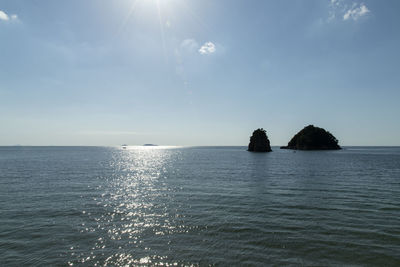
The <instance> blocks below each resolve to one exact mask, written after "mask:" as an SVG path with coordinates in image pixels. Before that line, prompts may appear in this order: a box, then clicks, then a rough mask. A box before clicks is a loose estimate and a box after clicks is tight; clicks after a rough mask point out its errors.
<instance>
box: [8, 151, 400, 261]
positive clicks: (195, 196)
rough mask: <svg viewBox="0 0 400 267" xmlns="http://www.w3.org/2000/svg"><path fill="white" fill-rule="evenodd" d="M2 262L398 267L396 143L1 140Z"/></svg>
mask: <svg viewBox="0 0 400 267" xmlns="http://www.w3.org/2000/svg"><path fill="white" fill-rule="evenodd" d="M0 261H1V263H0V265H4V266H28V265H29V266H48V265H52V266H55V265H57V266H68V265H74V266H75V265H77V266H120V265H164V266H166V265H168V266H170V265H172V266H174V265H178V266H181V265H194V266H197V265H200V266H203V265H226V266H229V265H257V266H260V265H265V264H273V265H296V266H298V265H323V266H326V265H328V266H329V265H362V266H366V265H371V266H376V265H379V266H396V265H397V266H399V265H400V148H396V147H375V148H371V147H347V148H345V149H344V150H341V151H323V152H316V151H314V152H305V151H303V152H302V151H297V152H296V153H294V152H293V151H289V150H279V149H278V148H274V152H273V153H267V154H262V153H260V154H258V153H250V152H247V151H245V147H197V148H196V147H192V148H179V147H129V148H128V149H126V150H122V149H121V148H112V147H0Z"/></svg>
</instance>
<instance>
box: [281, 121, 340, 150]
mask: <svg viewBox="0 0 400 267" xmlns="http://www.w3.org/2000/svg"><path fill="white" fill-rule="evenodd" d="M281 149H299V150H334V149H341V148H340V146H339V145H338V140H337V139H336V138H335V137H334V136H333V135H332V134H331V133H330V132H328V131H325V130H324V129H322V128H319V127H315V126H314V125H308V126H306V127H304V129H303V130H301V131H300V132H298V133H297V134H296V135H295V136H293V138H292V140H290V141H289V143H288V145H287V146H282V147H281Z"/></svg>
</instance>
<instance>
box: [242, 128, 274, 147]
mask: <svg viewBox="0 0 400 267" xmlns="http://www.w3.org/2000/svg"><path fill="white" fill-rule="evenodd" d="M248 151H252V152H271V151H272V150H271V146H270V144H269V140H268V136H267V133H266V131H265V130H264V129H263V128H261V129H257V130H255V131H254V132H253V135H252V136H251V137H250V143H249V148H248Z"/></svg>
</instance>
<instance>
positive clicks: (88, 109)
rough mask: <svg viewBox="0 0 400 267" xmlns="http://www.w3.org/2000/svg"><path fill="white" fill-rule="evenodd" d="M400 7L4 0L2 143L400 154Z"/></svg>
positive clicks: (0, 15) (0, 21)
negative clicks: (308, 131) (311, 130)
mask: <svg viewBox="0 0 400 267" xmlns="http://www.w3.org/2000/svg"><path fill="white" fill-rule="evenodd" d="M399 10H400V2H399V1H389V0H388V1H377V0H376V1H357V0H354V1H352V0H351V1H350V0H349V1H348V0H336V1H329V0H326V1H322V0H315V1H311V0H310V1H295V0H291V1H289V0H284V1H232V0H225V1H223V0H220V1H211V0H202V1H200V0H198V1H193V0H187V1H184V0H159V1H158V0H117V1H100V0H98V1H93V0H87V1H80V0H79V1H78V0H75V1H74V0H71V1H50V0H48V1H46V0H42V1H28V0H26V1H20V0H8V1H5V0H0V145H13V144H23V145H119V144H122V143H127V144H131V145H140V144H143V143H156V144H162V145H247V144H248V140H249V136H250V134H251V133H252V131H253V130H254V129H256V128H259V127H263V128H265V129H266V130H267V132H268V135H269V137H270V140H271V143H272V144H273V145H283V144H286V143H287V142H288V141H289V139H290V138H291V137H292V136H293V135H294V134H295V133H296V132H297V131H299V130H300V129H302V128H303V127H304V126H306V125H308V124H314V125H316V126H320V127H323V128H325V129H327V130H329V131H330V132H332V133H333V134H334V135H335V136H336V137H337V138H338V139H339V141H340V144H342V145H400V123H399V119H398V117H399V115H400V105H399V104H398V102H399V100H400V90H399V89H400V88H399V84H400V67H399V64H400V52H399V47H400V31H399V30H398V29H399V26H400V16H398V12H399Z"/></svg>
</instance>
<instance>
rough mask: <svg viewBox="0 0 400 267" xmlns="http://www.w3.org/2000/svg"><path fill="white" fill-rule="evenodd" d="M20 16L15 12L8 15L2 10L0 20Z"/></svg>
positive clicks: (13, 18) (15, 18) (14, 18)
mask: <svg viewBox="0 0 400 267" xmlns="http://www.w3.org/2000/svg"><path fill="white" fill-rule="evenodd" d="M17 19H18V16H17V15H15V14H11V15H8V14H7V13H6V12H4V11H3V10H0V20H3V21H8V20H17Z"/></svg>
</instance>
